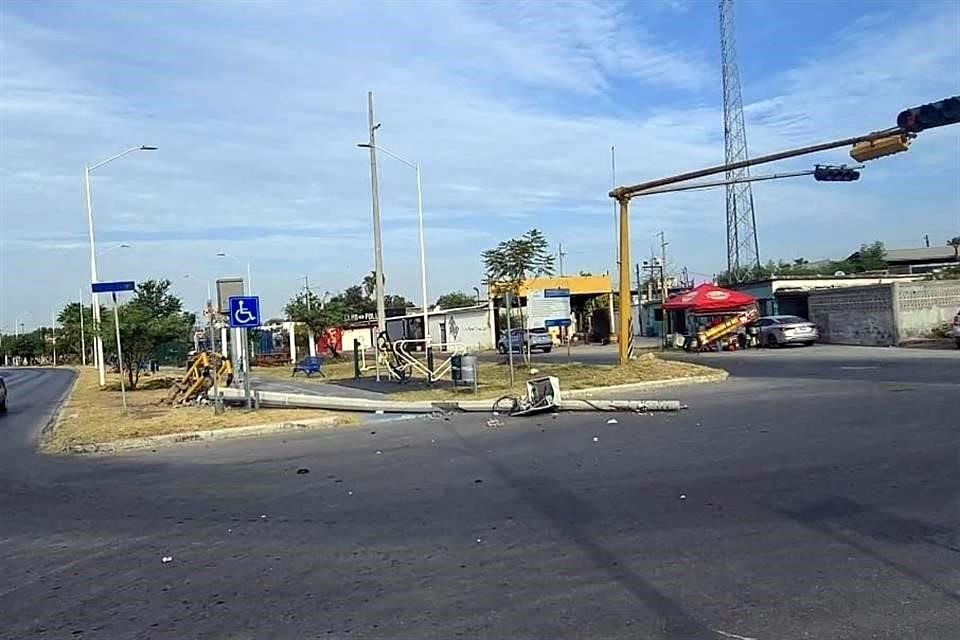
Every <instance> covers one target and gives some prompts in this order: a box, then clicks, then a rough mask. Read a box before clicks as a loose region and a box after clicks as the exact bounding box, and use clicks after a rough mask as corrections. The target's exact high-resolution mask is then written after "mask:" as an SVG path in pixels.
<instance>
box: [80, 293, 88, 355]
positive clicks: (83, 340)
mask: <svg viewBox="0 0 960 640" xmlns="http://www.w3.org/2000/svg"><path fill="white" fill-rule="evenodd" d="M83 334H84V330H83V289H80V360H81V363H82V364H83V366H87V338H86V336H85V335H83Z"/></svg>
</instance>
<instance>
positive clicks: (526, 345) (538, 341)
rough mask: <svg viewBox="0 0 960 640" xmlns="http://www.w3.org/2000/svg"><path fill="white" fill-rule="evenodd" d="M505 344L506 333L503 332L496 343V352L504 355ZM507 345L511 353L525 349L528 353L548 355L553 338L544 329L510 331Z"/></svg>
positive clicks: (551, 347) (505, 350)
mask: <svg viewBox="0 0 960 640" xmlns="http://www.w3.org/2000/svg"><path fill="white" fill-rule="evenodd" d="M507 342H508V340H507V332H506V331H503V332H501V334H500V340H498V341H497V351H499V352H500V353H506V352H507ZM509 343H510V349H511V350H513V351H520V350H521V349H526V350H528V351H543V352H544V353H550V350H551V349H553V336H551V335H550V332H549V331H547V329H546V328H545V327H535V328H533V329H511V330H510V340H509Z"/></svg>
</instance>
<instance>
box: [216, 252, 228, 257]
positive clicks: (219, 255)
mask: <svg viewBox="0 0 960 640" xmlns="http://www.w3.org/2000/svg"><path fill="white" fill-rule="evenodd" d="M217 257H218V258H226V257H227V252H226V251H217Z"/></svg>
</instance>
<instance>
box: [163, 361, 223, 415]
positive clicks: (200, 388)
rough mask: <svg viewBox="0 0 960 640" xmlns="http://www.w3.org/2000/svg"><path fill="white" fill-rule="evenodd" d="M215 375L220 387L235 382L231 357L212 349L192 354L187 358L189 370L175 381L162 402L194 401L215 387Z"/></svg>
mask: <svg viewBox="0 0 960 640" xmlns="http://www.w3.org/2000/svg"><path fill="white" fill-rule="evenodd" d="M214 372H216V373H215V374H214ZM214 375H216V376H217V385H218V386H220V387H229V386H230V385H231V384H233V365H231V364H230V359H229V358H226V357H224V356H223V355H221V354H219V353H216V352H210V351H199V352H197V353H194V354H191V356H190V357H189V359H188V360H187V372H186V373H185V374H184V375H183V377H182V378H181V379H180V380H177V381H176V382H174V383H173V386H172V387H170V393H169V394H167V397H166V398H164V399H163V400H162V401H161V402H162V404H171V405H177V404H188V403H190V402H193V401H194V400H195V399H197V398H198V397H200V396H203V395H205V394H206V393H207V391H209V390H210V389H211V388H213V376H214Z"/></svg>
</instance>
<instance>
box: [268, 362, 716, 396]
mask: <svg viewBox="0 0 960 640" xmlns="http://www.w3.org/2000/svg"><path fill="white" fill-rule="evenodd" d="M518 361H519V362H517V363H516V365H515V367H514V371H515V376H514V384H513V387H511V386H510V369H509V367H508V366H507V365H506V364H504V363H499V362H486V361H481V362H480V363H479V373H480V384H479V385H478V389H477V391H478V393H477V396H476V397H478V398H481V399H489V398H498V397H500V396H502V395H505V394H507V393H517V392H523V391H524V390H525V388H524V383H525V381H526V380H527V379H529V378H539V377H543V376H556V377H557V378H559V379H560V388H561V389H566V390H574V389H586V388H589V387H606V386H613V385H619V384H629V383H631V382H646V381H654V380H674V379H677V378H690V377H694V376H702V375H708V374H713V373H718V372H719V370H718V369H713V368H711V367H704V366H701V365H697V364H690V363H686V362H675V361H671V360H661V359H660V358H658V357H657V356H655V355H654V354H652V353H645V354H643V355H641V356H640V357H638V358H637V359H635V360H632V361H631V362H630V364H628V365H625V366H622V367H621V366H619V365H604V364H585V363H582V362H537V361H536V360H534V363H533V365H532V366H531V367H528V366H526V365H524V364H522V359H521V358H519V357H518ZM326 371H327V376H326V377H320V376H313V377H312V378H306V377H305V376H302V375H300V374H297V378H296V379H297V380H299V381H301V382H315V383H324V382H331V383H336V382H338V381H348V380H349V381H352V380H353V361H352V360H349V359H348V360H347V361H346V362H342V361H341V362H336V361H334V362H332V363H330V364H328V366H327V369H326ZM531 371H535V373H531ZM255 373H256V375H258V376H260V377H266V378H274V379H285V380H289V379H290V368H289V367H286V368H260V369H257V370H256V372H255ZM371 377H372V376H368V377H367V378H371ZM369 388H376V387H369ZM380 388H381V389H382V390H383V392H384V393H387V394H388V395H389V396H390V398H392V399H397V400H452V399H456V398H460V399H469V398H472V397H474V396H473V389H467V388H464V387H459V388H454V386H453V383H452V382H451V381H450V379H449V374H448V375H447V377H446V379H444V380H438V381H437V382H435V383H434V384H433V385H427V384H426V381H425V380H423V379H422V377H415V378H414V379H413V380H411V381H409V382H407V383H406V384H397V383H385V384H383V385H382V386H381V387H380Z"/></svg>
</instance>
